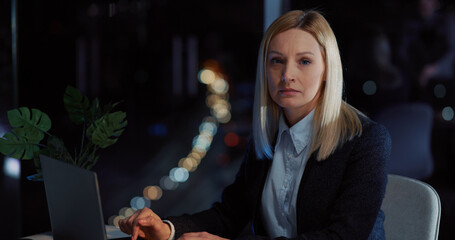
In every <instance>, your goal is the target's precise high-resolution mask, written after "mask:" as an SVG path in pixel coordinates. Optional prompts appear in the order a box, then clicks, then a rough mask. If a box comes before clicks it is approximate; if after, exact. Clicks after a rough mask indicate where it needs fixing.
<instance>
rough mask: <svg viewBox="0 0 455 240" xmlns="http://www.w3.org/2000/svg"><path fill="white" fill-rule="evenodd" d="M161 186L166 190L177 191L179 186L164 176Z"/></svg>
mask: <svg viewBox="0 0 455 240" xmlns="http://www.w3.org/2000/svg"><path fill="white" fill-rule="evenodd" d="M160 186H161V188H162V189H164V190H175V189H177V187H178V186H179V183H178V182H174V181H172V180H171V179H170V178H169V176H163V177H162V178H161V179H160Z"/></svg>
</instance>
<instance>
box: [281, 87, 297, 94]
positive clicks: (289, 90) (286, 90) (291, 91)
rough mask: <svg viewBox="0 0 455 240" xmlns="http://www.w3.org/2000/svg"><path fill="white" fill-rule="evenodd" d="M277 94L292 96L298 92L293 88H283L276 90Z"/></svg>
mask: <svg viewBox="0 0 455 240" xmlns="http://www.w3.org/2000/svg"><path fill="white" fill-rule="evenodd" d="M278 92H279V93H280V94H282V95H294V94H297V93H299V92H300V91H298V90H295V89H293V88H283V89H280V90H278Z"/></svg>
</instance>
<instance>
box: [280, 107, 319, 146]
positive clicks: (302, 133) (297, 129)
mask: <svg viewBox="0 0 455 240" xmlns="http://www.w3.org/2000/svg"><path fill="white" fill-rule="evenodd" d="M313 118H314V109H313V110H312V111H311V112H310V113H309V114H308V115H306V116H305V117H304V118H303V119H301V120H300V121H298V122H297V123H296V124H294V126H292V127H291V128H289V127H288V125H287V124H286V120H285V117H284V114H283V113H281V114H280V121H279V128H278V139H277V141H276V144H275V151H276V149H277V146H278V145H279V143H280V141H281V135H282V134H283V132H285V131H288V132H289V135H290V136H291V139H292V143H293V144H294V148H295V151H296V153H297V154H300V153H301V152H302V151H303V150H304V149H305V147H306V146H307V145H308V144H309V143H310V142H311V138H312V137H313Z"/></svg>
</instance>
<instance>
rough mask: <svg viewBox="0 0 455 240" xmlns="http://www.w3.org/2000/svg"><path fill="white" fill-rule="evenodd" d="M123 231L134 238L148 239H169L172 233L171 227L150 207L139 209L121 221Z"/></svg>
mask: <svg viewBox="0 0 455 240" xmlns="http://www.w3.org/2000/svg"><path fill="white" fill-rule="evenodd" d="M119 227H120V230H122V232H124V233H126V234H130V235H131V239H132V240H136V239H137V237H138V236H139V237H141V238H145V239H147V240H167V239H168V238H169V236H170V235H171V228H170V227H169V225H168V224H166V223H164V222H163V221H162V220H161V218H160V217H159V216H158V215H156V214H155V213H154V212H153V211H152V210H151V209H150V208H143V209H140V210H137V211H136V212H135V213H133V215H131V216H130V217H128V218H125V219H122V220H120V221H119Z"/></svg>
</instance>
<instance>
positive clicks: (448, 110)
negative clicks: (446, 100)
mask: <svg viewBox="0 0 455 240" xmlns="http://www.w3.org/2000/svg"><path fill="white" fill-rule="evenodd" d="M453 116H454V111H453V108H452V107H449V106H447V107H445V108H443V109H442V118H444V120H446V121H452V119H453Z"/></svg>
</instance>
